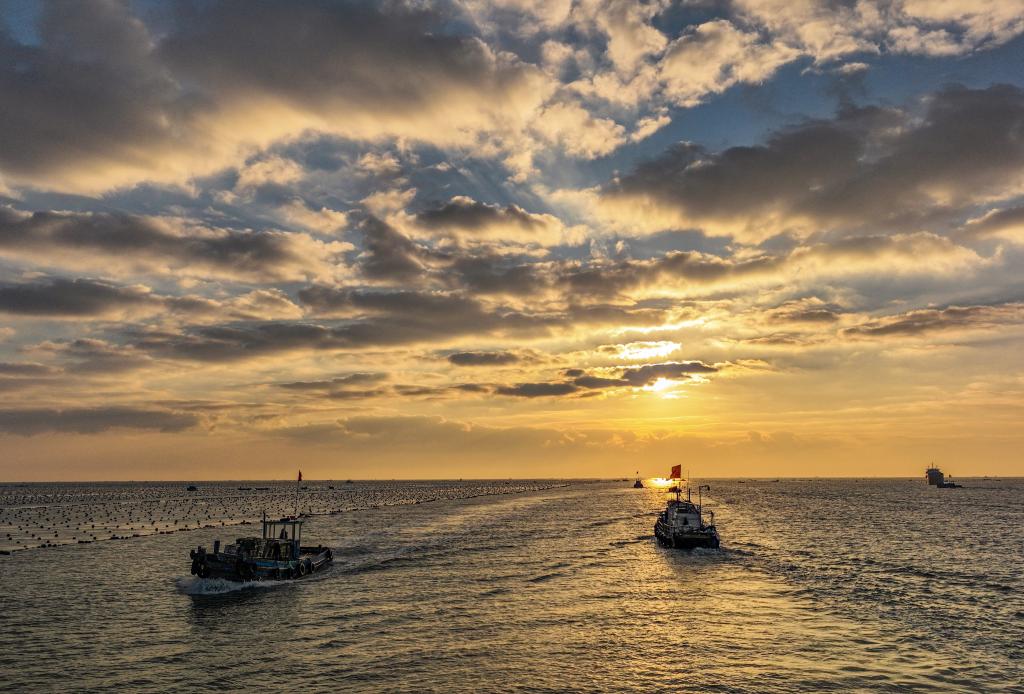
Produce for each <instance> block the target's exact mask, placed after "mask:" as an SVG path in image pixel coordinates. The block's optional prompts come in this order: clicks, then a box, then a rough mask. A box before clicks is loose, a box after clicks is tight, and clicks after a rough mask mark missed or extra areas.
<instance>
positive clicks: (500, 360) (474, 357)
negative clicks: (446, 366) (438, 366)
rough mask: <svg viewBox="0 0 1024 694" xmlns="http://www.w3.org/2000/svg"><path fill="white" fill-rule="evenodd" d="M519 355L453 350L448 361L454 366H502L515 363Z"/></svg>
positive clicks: (513, 353)
mask: <svg viewBox="0 0 1024 694" xmlns="http://www.w3.org/2000/svg"><path fill="white" fill-rule="evenodd" d="M520 359H521V357H520V356H519V355H518V354H516V353H515V352H454V353H452V354H449V355H448V361H449V362H451V363H452V364H454V365H455V366H504V365H505V364H515V363H516V362H518V361H519V360H520Z"/></svg>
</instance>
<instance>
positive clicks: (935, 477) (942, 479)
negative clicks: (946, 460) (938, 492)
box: [924, 465, 964, 489]
mask: <svg viewBox="0 0 1024 694" xmlns="http://www.w3.org/2000/svg"><path fill="white" fill-rule="evenodd" d="M924 477H925V479H926V480H928V484H929V485H931V486H933V487H938V488H939V489H963V486H964V485H962V484H957V483H956V482H954V481H953V478H952V477H950V478H949V479H948V480H947V479H946V476H945V475H944V474H942V470H940V469H939V468H937V467H935V465H931V466H930V467H929V468H928V469H927V470H925V471H924Z"/></svg>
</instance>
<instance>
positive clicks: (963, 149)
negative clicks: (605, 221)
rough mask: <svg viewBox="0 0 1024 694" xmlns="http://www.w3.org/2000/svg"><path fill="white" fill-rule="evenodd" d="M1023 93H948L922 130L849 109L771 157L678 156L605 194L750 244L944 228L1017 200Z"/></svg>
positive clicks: (895, 117)
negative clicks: (818, 229)
mask: <svg viewBox="0 0 1024 694" xmlns="http://www.w3.org/2000/svg"><path fill="white" fill-rule="evenodd" d="M1022 128H1024V91H1022V90H1021V89H1019V88H1018V87H1015V86H1011V85H996V86H992V87H989V88H988V89H977V90H976V89H968V88H965V87H959V86H955V87H949V88H947V89H945V90H942V91H939V92H937V93H935V94H932V95H931V96H930V97H928V98H927V99H925V101H924V111H923V113H922V114H921V117H920V118H919V119H918V118H916V117H915V114H913V113H911V112H909V111H900V110H897V109H882V108H876V107H870V108H859V109H858V108H852V107H846V108H843V109H842V110H841V111H840V112H839V114H838V115H837V117H836V118H835V119H833V120H815V121H808V122H806V123H803V124H800V125H797V126H794V127H791V128H789V129H786V130H783V131H780V132H776V133H774V134H773V135H772V136H771V137H769V139H768V141H767V142H766V143H765V144H764V145H757V146H750V147H732V148H729V149H726V150H724V151H721V152H717V153H716V152H709V151H707V150H705V149H703V148H701V147H700V146H698V145H694V144H690V143H682V144H679V145H676V146H675V147H673V148H672V149H670V150H669V151H668V152H666V153H665V154H664V155H663V156H662V157H660V158H658V159H655V160H653V161H649V162H646V163H644V164H641V165H640V166H638V167H637V168H636V169H635V170H634V171H633V172H632V173H631V174H629V175H627V176H625V177H623V178H621V179H620V180H617V181H616V182H615V183H613V184H612V185H610V186H609V187H608V188H607V189H606V190H605V192H604V195H605V196H606V197H607V198H609V199H615V198H626V199H628V198H630V197H632V196H645V197H647V198H649V199H653V200H654V201H656V202H657V203H658V204H661V205H664V206H666V207H668V208H674V209H676V210H678V211H679V212H681V213H682V214H684V215H686V216H688V217H690V218H693V219H695V220H697V221H701V220H704V221H710V222H714V221H716V220H722V221H726V220H743V221H745V222H746V223H748V224H749V225H750V227H751V228H750V229H748V233H752V234H754V235H761V236H771V235H774V233H777V231H778V229H772V230H771V231H770V232H765V231H762V230H760V229H759V227H764V226H765V225H766V224H767V223H769V222H767V221H765V220H771V219H772V217H773V216H775V217H779V216H781V220H777V223H778V224H780V225H783V226H785V225H786V224H787V223H788V220H790V219H792V220H794V222H799V219H800V218H801V217H805V218H810V219H812V220H814V221H816V222H817V223H819V224H840V225H847V226H852V227H858V228H859V227H864V226H868V225H876V224H879V223H885V224H887V225H889V226H890V228H897V229H905V228H908V227H916V226H917V225H920V224H922V223H927V222H929V221H935V220H948V219H949V218H950V215H951V214H952V213H953V212H954V211H956V210H959V209H962V208H963V207H964V206H968V205H971V204H973V203H975V202H977V201H979V200H982V199H986V198H988V197H989V196H991V195H993V194H998V193H999V192H1001V191H1006V190H1012V189H1013V188H1014V187H1015V186H1016V185H1017V184H1018V183H1019V182H1020V178H1021V174H1020V171H1021V168H1022V166H1024V138H1021V137H1020V132H1021V129H1022Z"/></svg>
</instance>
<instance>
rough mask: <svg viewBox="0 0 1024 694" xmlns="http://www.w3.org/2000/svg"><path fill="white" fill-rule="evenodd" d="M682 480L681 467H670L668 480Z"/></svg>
mask: <svg viewBox="0 0 1024 694" xmlns="http://www.w3.org/2000/svg"><path fill="white" fill-rule="evenodd" d="M682 478H683V466H682V465H673V466H672V476H671V477H669V479H670V480H678V479H682Z"/></svg>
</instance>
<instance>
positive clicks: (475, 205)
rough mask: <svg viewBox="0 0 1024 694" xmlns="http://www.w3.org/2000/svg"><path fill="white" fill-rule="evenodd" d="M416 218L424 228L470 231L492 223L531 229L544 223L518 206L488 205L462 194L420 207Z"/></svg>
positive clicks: (535, 228)
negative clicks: (444, 201) (440, 204)
mask: <svg viewBox="0 0 1024 694" xmlns="http://www.w3.org/2000/svg"><path fill="white" fill-rule="evenodd" d="M416 221H417V222H418V223H419V224H420V226H423V227H426V228H428V229H440V230H453V231H470V232H472V231H480V230H483V229H485V228H487V227H490V226H494V225H513V226H515V227H518V228H520V229H521V230H523V231H534V230H537V229H540V228H542V227H543V226H544V222H543V221H542V219H541V218H539V217H537V216H535V215H531V214H530V213H529V212H527V211H526V210H524V209H523V208H521V207H519V206H518V205H506V206H504V207H502V206H501V205H488V204H487V203H482V202H477V201H475V200H472V199H470V198H465V197H457V198H454V199H452V200H451V201H449V202H448V203H446V204H444V205H442V206H441V207H437V208H434V209H429V210H424V211H423V212H420V213H419V214H417V215H416Z"/></svg>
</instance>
